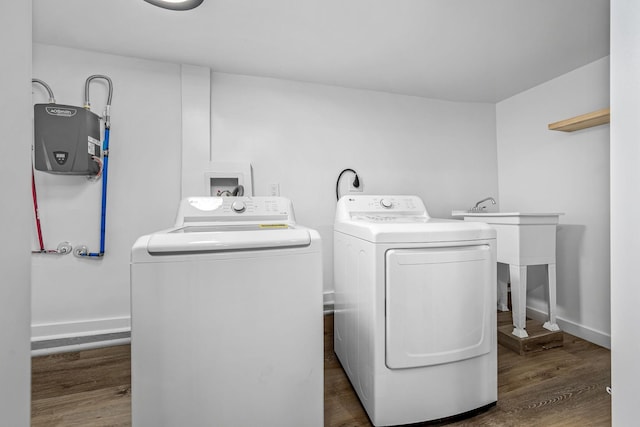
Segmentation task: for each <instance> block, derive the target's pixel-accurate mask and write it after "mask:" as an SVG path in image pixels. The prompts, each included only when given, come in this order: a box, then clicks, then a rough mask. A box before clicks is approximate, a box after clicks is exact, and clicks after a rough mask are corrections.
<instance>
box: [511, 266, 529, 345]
mask: <svg viewBox="0 0 640 427" xmlns="http://www.w3.org/2000/svg"><path fill="white" fill-rule="evenodd" d="M509 276H511V306H512V308H513V332H512V334H513V335H515V336H517V337H518V338H526V337H528V336H529V334H527V331H526V327H527V266H526V265H509Z"/></svg>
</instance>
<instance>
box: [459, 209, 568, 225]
mask: <svg viewBox="0 0 640 427" xmlns="http://www.w3.org/2000/svg"><path fill="white" fill-rule="evenodd" d="M560 215H564V214H563V213H523V212H469V211H463V210H454V211H452V212H451V216H452V217H462V218H464V220H465V221H475V222H486V223H487V224H532V225H533V224H538V225H542V224H557V223H558V217H559V216H560Z"/></svg>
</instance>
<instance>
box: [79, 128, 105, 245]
mask: <svg viewBox="0 0 640 427" xmlns="http://www.w3.org/2000/svg"><path fill="white" fill-rule="evenodd" d="M109 132H110V130H109V128H108V127H105V129H104V140H103V141H102V209H101V214H100V252H89V253H87V254H85V255H84V256H89V257H102V256H104V241H105V232H106V228H107V173H108V171H109Z"/></svg>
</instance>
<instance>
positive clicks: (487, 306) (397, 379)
mask: <svg viewBox="0 0 640 427" xmlns="http://www.w3.org/2000/svg"><path fill="white" fill-rule="evenodd" d="M495 239H496V233H495V230H493V229H492V228H491V227H490V226H488V225H487V224H482V223H469V222H463V221H456V220H446V219H434V218H431V217H429V214H428V213H427V210H426V208H425V206H424V204H423V203H422V200H420V198H418V197H416V196H368V195H347V196H344V197H342V198H341V199H340V201H339V202H338V205H337V210H336V219H335V226H334V274H335V277H334V279H335V281H334V285H335V318H334V324H335V332H334V340H335V352H336V354H337V356H338V359H339V360H340V362H341V364H342V366H343V368H344V370H345V372H346V373H347V376H348V377H349V380H350V381H351V384H352V385H353V387H354V389H355V390H356V392H357V394H358V397H359V398H360V401H361V402H362V404H363V406H364V408H365V409H366V411H367V414H368V415H369V417H370V419H371V421H372V423H373V424H374V425H375V426H388V425H398V424H409V423H417V422H423V421H432V420H437V419H441V418H447V417H450V416H454V415H459V414H463V413H466V412H471V411H474V410H477V409H480V408H484V407H486V406H489V405H492V404H494V403H495V402H496V401H497V342H496V310H495V299H496V251H495V248H496V246H495V245H496V240H495Z"/></svg>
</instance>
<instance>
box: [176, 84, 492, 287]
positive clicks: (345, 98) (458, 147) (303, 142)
mask: <svg viewBox="0 0 640 427" xmlns="http://www.w3.org/2000/svg"><path fill="white" fill-rule="evenodd" d="M211 94H212V95H211V109H212V130H211V135H212V141H211V144H212V147H211V152H212V158H213V160H214V161H248V162H250V163H251V164H252V166H253V178H254V194H255V195H267V194H268V192H267V185H268V184H269V183H279V184H280V194H281V195H282V196H285V197H289V198H291V199H292V200H293V203H294V208H295V212H296V216H297V220H298V222H299V223H301V224H303V225H306V226H309V227H312V228H315V229H317V230H318V231H319V232H320V234H321V236H322V239H323V248H324V253H323V255H324V288H325V291H331V290H332V289H333V255H332V254H333V238H332V233H333V231H332V230H333V220H334V214H335V204H336V196H335V185H336V178H337V176H338V173H339V172H340V171H341V170H342V169H344V168H348V167H349V168H353V169H355V170H356V171H357V172H358V174H359V176H360V179H361V182H362V183H363V185H364V192H365V193H367V194H385V193H386V194H417V195H419V196H420V197H422V198H423V200H424V202H425V204H426V206H427V209H428V210H429V212H430V214H431V215H432V216H436V217H449V216H450V213H451V210H452V209H460V208H467V207H469V206H471V205H472V204H473V203H475V202H476V201H478V200H480V199H481V198H484V197H486V196H494V197H496V196H497V176H496V146H495V108H494V105H493V104H478V103H476V104H473V103H455V102H444V101H437V100H431V99H425V98H419V97H411V96H400V95H392V94H387V93H380V92H371V91H363V90H353V89H345V88H339V87H331V86H322V85H313V84H305V83H296V82H291V81H284V80H276V79H268V78H257V77H247V76H239V75H229V74H221V73H213V75H212V82H211ZM185 173H200V172H199V171H196V170H191V171H185ZM345 181H347V180H346V179H345Z"/></svg>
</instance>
